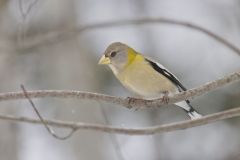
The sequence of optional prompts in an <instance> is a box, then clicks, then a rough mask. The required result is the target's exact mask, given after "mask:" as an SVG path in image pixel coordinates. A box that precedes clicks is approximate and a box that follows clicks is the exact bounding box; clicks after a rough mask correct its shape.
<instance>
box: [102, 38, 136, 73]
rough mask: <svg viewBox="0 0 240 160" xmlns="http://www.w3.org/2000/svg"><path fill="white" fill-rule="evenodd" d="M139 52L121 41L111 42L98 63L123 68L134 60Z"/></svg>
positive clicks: (118, 68)
mask: <svg viewBox="0 0 240 160" xmlns="http://www.w3.org/2000/svg"><path fill="white" fill-rule="evenodd" d="M136 54H137V52H136V51H134V50H133V49H132V48H130V47H129V46H127V45H126V44H123V43H121V42H114V43H112V44H110V45H109V46H108V47H107V49H106V50H105V52H104V55H103V56H102V57H101V59H100V60H99V62H98V64H105V65H110V67H111V68H112V67H114V68H115V69H116V70H118V71H119V70H121V69H123V68H124V67H125V66H127V65H128V64H130V63H131V62H132V60H134V58H135V56H136Z"/></svg>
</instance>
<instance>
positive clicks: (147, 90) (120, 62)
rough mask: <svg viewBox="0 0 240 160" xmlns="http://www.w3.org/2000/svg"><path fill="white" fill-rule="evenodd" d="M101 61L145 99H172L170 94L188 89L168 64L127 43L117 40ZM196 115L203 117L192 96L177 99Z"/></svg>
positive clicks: (179, 104) (188, 111) (127, 86)
mask: <svg viewBox="0 0 240 160" xmlns="http://www.w3.org/2000/svg"><path fill="white" fill-rule="evenodd" d="M98 64H102V65H108V66H109V67H110V69H111V70H112V72H113V74H114V75H115V76H116V78H117V79H118V80H119V81H120V82H121V84H122V85H123V86H124V87H125V88H126V89H128V90H129V91H131V92H132V93H134V94H135V95H138V96H140V97H142V98H145V99H155V98H161V97H162V100H164V99H165V100H166V101H167V99H168V95H169V94H171V95H172V94H175V93H179V92H182V91H186V90H187V89H186V87H184V85H183V84H182V83H181V82H180V81H179V79H178V78H177V77H176V76H175V75H174V74H172V73H171V72H170V71H169V70H168V69H167V68H166V67H164V66H163V65H161V64H160V63H158V62H155V61H154V60H152V59H150V58H148V57H146V56H144V55H143V54H141V53H139V52H137V51H136V50H134V49H133V48H131V47H130V46H128V45H127V44H124V43H122V42H113V43H111V44H110V45H109V46H108V47H107V48H106V50H105V52H104V54H103V55H102V57H101V58H100V60H99V62H98ZM175 104H176V105H177V106H179V107H181V108H182V109H183V110H184V111H185V112H186V113H187V114H188V116H189V117H190V118H191V119H192V120H193V119H198V118H201V117H202V115H201V114H199V113H198V112H197V111H196V110H195V109H194V108H193V106H192V105H191V104H190V101H189V100H184V101H181V102H178V103H175Z"/></svg>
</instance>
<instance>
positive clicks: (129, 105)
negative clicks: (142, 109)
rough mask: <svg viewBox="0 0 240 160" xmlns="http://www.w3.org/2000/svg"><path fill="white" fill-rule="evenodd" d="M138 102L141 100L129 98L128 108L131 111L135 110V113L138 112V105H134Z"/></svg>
mask: <svg viewBox="0 0 240 160" xmlns="http://www.w3.org/2000/svg"><path fill="white" fill-rule="evenodd" d="M137 100H139V99H138V98H134V97H127V108H129V109H132V108H134V109H135V111H137V110H138V109H139V107H136V105H134V103H136V101H137Z"/></svg>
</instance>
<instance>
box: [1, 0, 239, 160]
mask: <svg viewBox="0 0 240 160" xmlns="http://www.w3.org/2000/svg"><path fill="white" fill-rule="evenodd" d="M33 3H34V1H33V0H22V1H21V0H0V75H1V76H0V81H1V84H0V92H10V91H19V90H20V84H25V85H26V87H27V89H29V90H30V89H31V90H38V89H73V90H81V91H91V92H99V93H105V94H111V95H117V96H124V97H126V96H129V95H131V94H130V93H129V92H128V91H126V90H125V89H124V88H123V87H122V86H121V85H120V83H119V82H118V81H117V80H116V79H115V77H114V76H113V75H112V73H111V71H110V69H109V68H107V67H104V66H98V65H97V62H98V59H99V58H100V56H101V55H102V54H103V52H104V50H105V48H106V47H107V46H108V45H109V44H110V43H112V42H115V41H120V42H124V43H127V44H129V45H130V46H132V47H133V48H135V49H136V50H137V51H139V52H141V53H143V54H145V55H147V56H149V57H152V58H153V59H155V60H156V61H159V62H161V63H162V64H163V65H165V66H166V67H167V68H168V69H169V70H171V71H172V72H173V73H174V74H176V75H177V76H178V77H179V79H180V80H181V81H182V83H183V84H184V85H185V86H187V87H188V88H192V87H196V86H199V85H201V84H204V83H206V82H208V81H211V80H214V79H217V78H220V77H222V76H224V75H226V74H229V73H232V72H234V71H239V69H240V56H239V55H237V54H236V53H234V52H233V51H231V50H230V49H229V48H226V47H225V46H223V45H221V44H219V43H218V42H216V41H214V40H213V39H211V38H209V37H207V36H206V35H204V34H201V33H199V32H196V31H193V30H189V29H186V28H184V27H179V26H172V25H165V24H154V25H152V24H147V25H129V26H116V27H111V28H104V29H96V30H91V31H87V32H82V33H81V34H78V35H75V36H72V37H69V38H63V39H60V38H59V39H57V40H54V41H53V42H45V43H44V44H43V45H35V46H32V47H24V45H25V43H26V42H29V41H27V40H28V39H29V37H37V36H39V35H42V34H46V33H48V32H49V33H51V32H55V31H64V30H71V29H72V28H77V27H79V26H84V25H88V24H95V23H100V22H107V21H117V20H124V19H136V18H141V17H165V18H171V19H176V20H182V21H187V22H191V23H194V24H198V25H200V26H203V27H205V28H207V29H209V30H211V31H213V32H214V33H217V34H218V35H221V36H222V37H224V38H225V39H227V40H229V41H230V42H232V43H233V44H235V45H237V46H238V47H240V45H239V41H240V1H239V0H181V1H178V0H121V1H118V0H101V1H99V0H68V1H66V0H39V1H36V3H35V4H34V5H33V6H32V7H29V6H31V4H33ZM21 6H22V7H21ZM28 8H30V9H28ZM27 11H28V13H27ZM25 13H26V14H25ZM34 102H35V103H36V105H37V107H38V108H39V110H40V112H41V113H42V115H43V116H44V117H45V118H49V119H61V120H68V121H76V122H89V123H100V124H105V123H106V117H104V116H103V112H104V113H105V114H106V115H107V119H108V121H109V122H110V124H111V125H115V126H124V127H146V126H152V125H157V124H164V123H170V122H175V121H180V120H185V119H187V118H188V117H187V115H186V114H185V112H183V111H182V110H181V109H179V108H176V107H173V106H170V107H162V108H160V109H151V110H138V111H134V110H128V109H124V108H122V107H118V106H114V105H112V104H107V103H104V102H94V101H87V100H76V99H63V100H61V99H53V98H51V99H50V98H45V99H36V100H34ZM192 104H193V105H194V106H195V108H196V109H197V110H198V111H199V112H200V113H202V114H204V115H206V114H210V113H214V112H218V111H222V110H225V109H229V108H233V107H239V104H240V83H239V82H237V83H235V84H231V85H228V86H226V87H224V88H221V89H217V90H215V91H212V92H210V93H208V94H206V95H204V96H200V97H197V98H195V99H193V100H192ZM0 113H1V114H13V115H19V116H28V117H33V118H37V117H36V115H35V113H34V112H33V110H32V108H31V107H30V105H29V103H28V102H27V101H26V100H21V101H11V102H1V103H0ZM0 128H1V129H0V159H2V160H42V159H44V160H66V159H69V160H79V159H82V160H107V159H109V160H146V159H148V160H160V159H163V160H187V159H194V160H202V159H211V160H235V159H240V150H239V148H240V118H234V119H230V120H224V121H220V122H217V123H214V124H209V125H205V126H201V127H195V128H191V129H188V130H182V131H176V132H171V133H164V134H160V135H153V136H119V135H117V136H113V135H110V134H106V133H100V132H94V131H78V132H76V133H75V134H74V135H73V137H71V138H70V139H68V140H65V141H59V140H56V139H54V138H53V137H52V136H51V135H49V133H48V132H47V131H46V129H45V128H44V127H43V126H41V125H32V124H23V123H12V122H8V121H3V120H0ZM55 130H56V132H57V134H59V135H64V134H67V133H68V130H65V129H55ZM114 138H116V139H115V140H117V143H118V144H119V145H120V148H117V147H116V144H115V143H114V141H113V139H114Z"/></svg>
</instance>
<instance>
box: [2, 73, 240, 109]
mask: <svg viewBox="0 0 240 160" xmlns="http://www.w3.org/2000/svg"><path fill="white" fill-rule="evenodd" d="M238 80H240V72H235V73H232V74H229V75H228V76H225V77H223V78H221V79H218V80H215V81H212V82H208V83H206V84H204V85H202V86H200V87H197V88H193V89H190V90H187V91H185V92H180V93H178V94H175V95H173V96H169V102H168V104H173V103H176V102H179V101H182V100H186V99H189V98H193V97H196V96H200V95H202V94H205V93H208V92H210V91H212V90H214V89H217V88H220V87H223V86H225V85H227V84H229V83H232V82H235V81H238ZM28 96H29V97H30V98H45V97H55V98H78V99H88V100H96V101H105V102H109V103H113V104H118V105H121V106H123V107H127V108H151V107H160V106H161V105H164V104H166V102H164V101H162V100H161V99H155V100H145V99H137V98H130V99H129V98H122V97H116V96H110V95H104V94H99V93H90V92H82V91H66V90H39V91H28ZM25 98H26V97H25V95H24V93H22V92H9V93H1V94H0V101H9V100H17V99H25Z"/></svg>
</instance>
